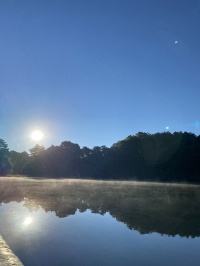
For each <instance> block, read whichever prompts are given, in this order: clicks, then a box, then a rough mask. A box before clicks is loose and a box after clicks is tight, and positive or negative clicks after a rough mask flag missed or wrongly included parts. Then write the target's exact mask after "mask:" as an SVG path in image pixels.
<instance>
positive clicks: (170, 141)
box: [0, 132, 200, 182]
mask: <svg viewBox="0 0 200 266" xmlns="http://www.w3.org/2000/svg"><path fill="white" fill-rule="evenodd" d="M11 166H12V173H13V174H24V175H27V176H35V177H58V178H59V177H73V178H94V179H135V180H149V181H150V180H151V181H170V182H171V181H176V182H177V181H181V182H182V181H183V182H199V181H200V136H196V135H194V134H192V133H187V132H184V133H183V132H175V133H173V134H171V133H169V132H164V133H156V134H148V133H143V132H139V133H137V134H136V135H133V136H128V137H127V138H126V139H124V140H121V141H118V142H117V143H115V144H113V145H112V146H111V147H110V148H107V147H106V146H101V147H98V146H95V147H94V148H93V149H89V148H87V147H83V148H80V146H79V145H78V144H74V143H72V142H70V141H64V142H62V143H61V145H60V146H53V145H52V146H51V147H49V148H47V149H45V148H44V147H43V146H41V145H36V146H35V147H33V148H32V149H30V154H28V153H26V152H22V153H19V152H16V151H10V152H8V149H7V144H5V142H4V141H3V140H1V142H0V174H1V175H3V174H6V173H9V172H11Z"/></svg>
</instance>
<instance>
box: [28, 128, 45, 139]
mask: <svg viewBox="0 0 200 266" xmlns="http://www.w3.org/2000/svg"><path fill="white" fill-rule="evenodd" d="M43 137H44V134H43V133H42V131H40V130H35V131H33V132H32V134H31V138H32V139H33V140H36V141H37V140H41V139H42V138H43Z"/></svg>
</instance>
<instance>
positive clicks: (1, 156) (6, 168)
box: [0, 139, 12, 176]
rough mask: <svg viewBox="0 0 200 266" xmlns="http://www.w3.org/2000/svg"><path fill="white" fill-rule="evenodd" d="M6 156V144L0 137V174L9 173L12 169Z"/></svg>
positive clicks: (7, 153)
mask: <svg viewBox="0 0 200 266" xmlns="http://www.w3.org/2000/svg"><path fill="white" fill-rule="evenodd" d="M8 156H9V150H8V145H7V143H6V142H5V141H4V140H3V139H0V176H2V175H5V174H7V173H9V172H10V171H11V169H12V165H11V163H10V161H9V157H8Z"/></svg>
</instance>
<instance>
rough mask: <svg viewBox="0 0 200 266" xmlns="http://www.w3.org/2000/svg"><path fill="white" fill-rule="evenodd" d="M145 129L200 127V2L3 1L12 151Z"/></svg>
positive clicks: (3, 64) (2, 61)
mask: <svg viewBox="0 0 200 266" xmlns="http://www.w3.org/2000/svg"><path fill="white" fill-rule="evenodd" d="M34 130H40V131H42V132H43V134H44V138H43V139H42V140H40V141H35V140H33V139H31V137H30V136H31V133H32V132H33V131H34ZM139 131H142V132H148V133H156V132H164V131H170V132H172V133H173V132H174V131H187V132H192V133H194V134H196V135H199V132H200V2H199V1H198V0H196V1H195V0H187V1H185V0H34V1H33V0H0V138H2V139H4V140H5V141H6V142H7V144H8V147H9V149H10V150H16V151H19V152H21V151H24V150H26V151H28V150H29V149H30V148H32V147H33V146H34V145H35V144H36V143H39V144H41V145H44V146H45V147H49V146H51V145H52V144H53V145H60V143H61V142H62V141H65V140H67V141H71V142H73V143H78V144H79V145H80V146H81V147H83V146H87V147H90V148H92V147H94V146H101V145H106V146H108V147H110V146H111V145H112V144H113V143H115V142H117V141H119V140H121V139H124V138H126V137H127V136H129V135H134V134H136V133H137V132H139Z"/></svg>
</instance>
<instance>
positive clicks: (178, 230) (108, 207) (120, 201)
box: [0, 179, 200, 237]
mask: <svg viewBox="0 0 200 266" xmlns="http://www.w3.org/2000/svg"><path fill="white" fill-rule="evenodd" d="M6 180H7V181H5V179H2V180H0V195H1V196H0V202H1V203H2V202H3V203H8V202H11V201H17V202H22V201H23V202H24V206H25V207H26V208H28V209H29V210H30V211H37V210H38V208H39V207H41V208H43V209H44V210H45V211H46V212H49V211H51V212H55V214H56V216H58V217H59V218H63V217H67V216H69V215H74V214H75V212H76V211H77V209H78V210H79V211H80V212H84V211H86V210H87V209H90V210H91V212H92V213H99V214H101V215H103V214H105V213H106V212H109V213H110V214H111V215H112V217H114V218H116V219H117V220H118V221H121V222H123V223H124V224H126V225H127V226H128V228H130V229H135V230H137V231H139V232H140V233H141V234H147V233H151V232H158V233H160V234H167V235H172V236H174V235H177V234H178V235H180V236H186V237H189V236H192V237H195V236H200V193H199V192H200V187H199V186H186V185H164V184H147V183H143V184H141V183H140V184H135V183H127V182H122V183H120V182H98V181H97V182H93V181H55V182H54V181H47V180H46V181H36V180H30V181H29V180H28V181H23V180H22V179H20V180H19V181H17V179H14V180H12V181H11V182H9V181H8V179H6Z"/></svg>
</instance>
